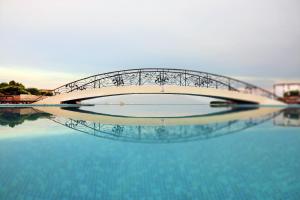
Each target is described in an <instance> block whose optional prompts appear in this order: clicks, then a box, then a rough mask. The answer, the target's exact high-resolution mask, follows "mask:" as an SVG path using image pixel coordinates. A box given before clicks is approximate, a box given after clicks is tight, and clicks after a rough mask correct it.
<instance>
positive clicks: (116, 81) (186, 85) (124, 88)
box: [36, 68, 283, 104]
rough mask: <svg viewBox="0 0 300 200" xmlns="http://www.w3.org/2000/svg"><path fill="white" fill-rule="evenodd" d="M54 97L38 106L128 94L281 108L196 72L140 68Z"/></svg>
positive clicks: (235, 83)
mask: <svg viewBox="0 0 300 200" xmlns="http://www.w3.org/2000/svg"><path fill="white" fill-rule="evenodd" d="M53 94H54V96H53V97H49V98H46V99H43V100H41V101H38V102H36V103H37V104H60V103H74V102H79V101H82V100H86V99H92V98H97V97H103V96H113V95H127V94H184V95H198V96H207V97H214V98H219V99H226V100H231V101H235V102H244V103H258V104H283V103H281V102H279V101H277V100H276V99H277V97H276V96H275V95H274V94H273V93H271V92H269V91H267V90H265V89H262V88H260V87H257V86H255V85H252V84H250V83H246V82H244V81H240V80H237V79H234V78H230V77H227V76H223V75H217V74H212V73H208V72H201V71H195V70H184V69H171V68H141V69H128V70H121V71H113V72H108V73H101V74H96V75H93V76H89V77H86V78H82V79H79V80H76V81H73V82H70V83H67V84H65V85H63V86H60V87H58V88H56V89H54V90H53Z"/></svg>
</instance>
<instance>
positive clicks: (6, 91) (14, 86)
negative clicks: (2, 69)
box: [0, 81, 53, 96]
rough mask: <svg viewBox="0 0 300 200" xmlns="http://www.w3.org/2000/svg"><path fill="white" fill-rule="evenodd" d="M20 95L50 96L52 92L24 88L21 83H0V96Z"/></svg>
mask: <svg viewBox="0 0 300 200" xmlns="http://www.w3.org/2000/svg"><path fill="white" fill-rule="evenodd" d="M20 94H32V95H44V96H52V95H53V94H52V92H49V91H43V90H39V89H37V88H26V87H25V86H24V85H23V84H22V83H18V82H16V81H10V82H9V83H6V82H3V83H0V96H3V95H20Z"/></svg>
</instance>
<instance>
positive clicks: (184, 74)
mask: <svg viewBox="0 0 300 200" xmlns="http://www.w3.org/2000/svg"><path fill="white" fill-rule="evenodd" d="M184 86H186V70H184Z"/></svg>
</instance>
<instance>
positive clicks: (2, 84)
mask: <svg viewBox="0 0 300 200" xmlns="http://www.w3.org/2000/svg"><path fill="white" fill-rule="evenodd" d="M6 86H8V83H5V82H3V83H0V88H3V87H6Z"/></svg>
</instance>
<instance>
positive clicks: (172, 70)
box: [52, 68, 278, 99]
mask: <svg viewBox="0 0 300 200" xmlns="http://www.w3.org/2000/svg"><path fill="white" fill-rule="evenodd" d="M143 72H163V73H165V72H170V73H184V74H189V75H198V76H199V77H200V75H202V74H206V75H207V76H213V77H219V78H224V79H226V80H228V83H229V84H230V83H234V82H235V83H236V84H241V85H243V88H244V89H246V90H247V89H250V92H252V89H253V90H255V91H257V90H258V91H260V92H262V94H263V96H267V97H269V98H273V99H277V98H278V97H277V96H276V95H275V94H273V93H272V92H270V91H268V90H265V89H263V88H260V87H258V86H255V85H253V84H250V83H247V82H244V81H241V80H238V79H235V78H231V77H228V76H223V75H218V74H214V73H208V72H203V71H197V70H185V69H178V68H135V69H126V70H117V71H112V72H106V73H99V74H96V75H92V76H88V77H85V78H82V79H78V80H76V81H72V82H69V83H67V84H65V85H62V86H60V87H57V88H55V89H54V90H52V91H53V92H54V95H55V94H56V91H57V93H67V92H71V91H73V90H78V89H79V88H80V87H78V86H77V88H75V89H70V87H69V88H68V86H70V85H72V84H74V85H75V84H76V83H80V82H81V81H83V80H88V79H91V78H93V77H95V78H96V77H99V78H97V79H95V80H93V81H90V82H88V83H84V84H83V85H87V84H90V83H93V82H95V81H97V80H99V79H105V78H111V77H115V76H120V75H123V74H131V73H132V74H133V73H143ZM110 74H112V75H111V76H109V75H110ZM100 77H101V78H100ZM209 79H211V80H213V81H215V82H219V83H221V84H223V85H227V84H226V83H224V82H221V81H218V80H216V79H213V78H209ZM80 86H82V85H80ZM228 86H229V89H230V90H231V89H233V90H237V91H239V90H238V89H237V88H234V87H231V86H230V85H228ZM65 88H67V89H70V90H68V91H67V92H65V91H61V90H62V89H65ZM239 92H242V91H239Z"/></svg>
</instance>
